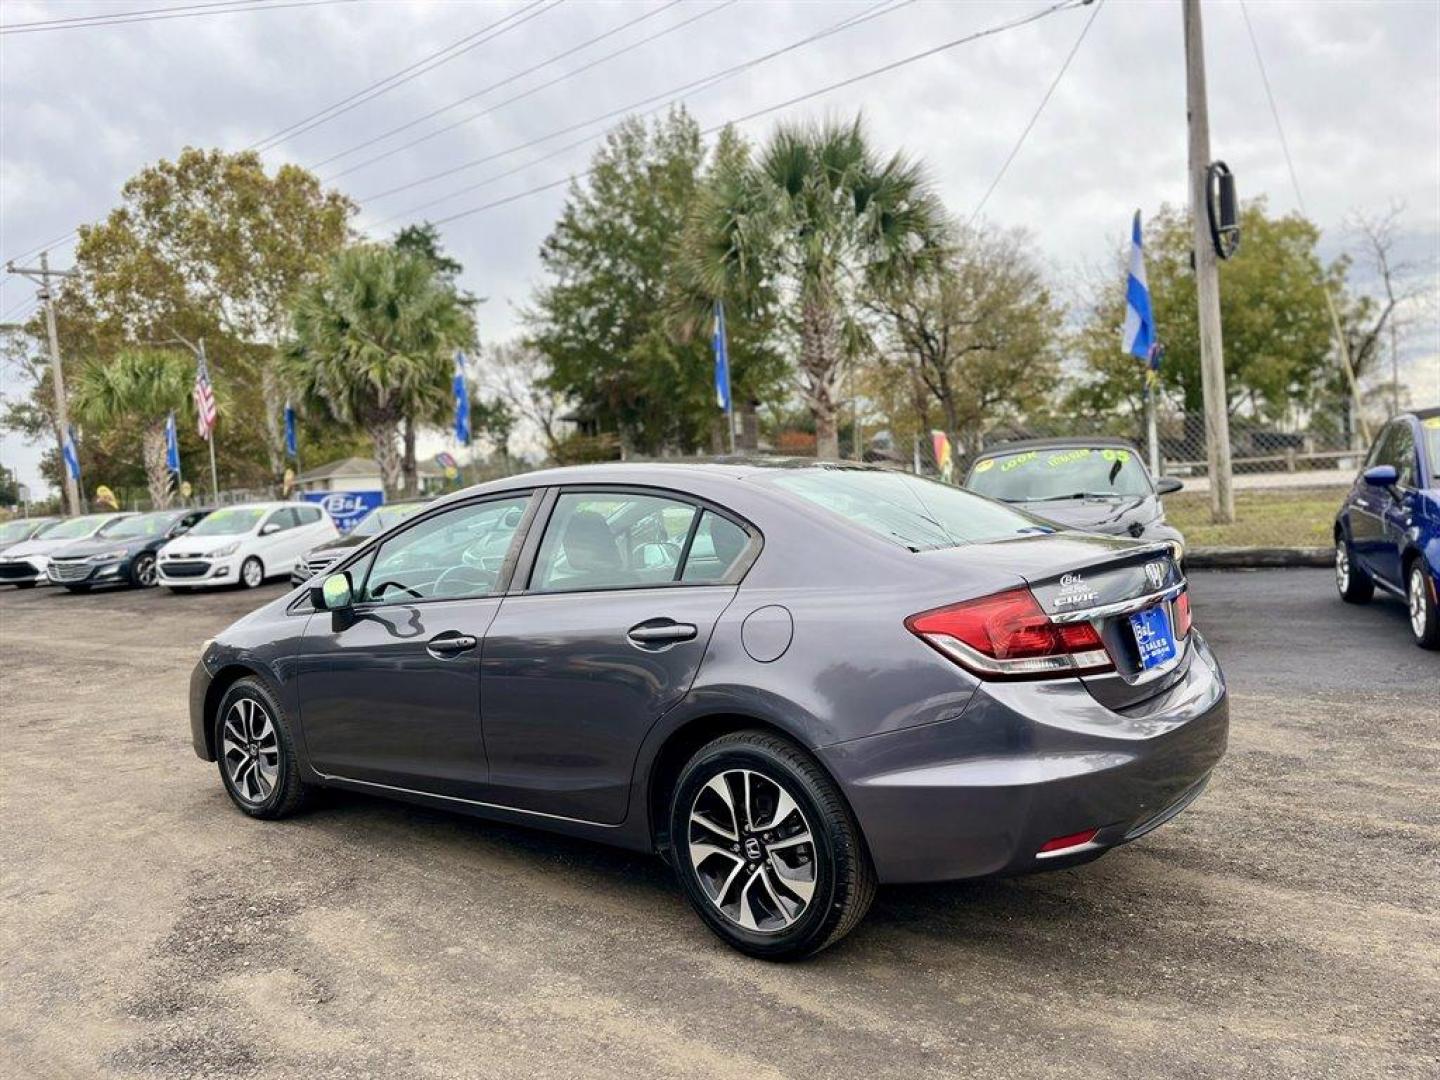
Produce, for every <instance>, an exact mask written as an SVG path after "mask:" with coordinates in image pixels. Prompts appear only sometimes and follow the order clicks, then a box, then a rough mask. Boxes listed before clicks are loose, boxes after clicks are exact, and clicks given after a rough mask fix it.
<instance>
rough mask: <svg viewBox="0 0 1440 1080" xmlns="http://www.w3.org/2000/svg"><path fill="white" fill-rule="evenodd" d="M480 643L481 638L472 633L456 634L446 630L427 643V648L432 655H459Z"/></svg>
mask: <svg viewBox="0 0 1440 1080" xmlns="http://www.w3.org/2000/svg"><path fill="white" fill-rule="evenodd" d="M479 643H480V641H479V639H478V638H476V637H474V636H472V635H470V634H456V633H454V632H446V633H444V634H436V635H435V636H434V637H433V638H431V639H430V640H429V641H427V642H426V643H425V650H426V651H427V652H428V653H430V655H431V656H438V657H447V656H459V655H460V654H461V653H462V652H468V651H470V650H471V649H473V648H475V646H476V645H478V644H479Z"/></svg>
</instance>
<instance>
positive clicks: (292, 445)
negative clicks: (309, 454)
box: [285, 401, 300, 458]
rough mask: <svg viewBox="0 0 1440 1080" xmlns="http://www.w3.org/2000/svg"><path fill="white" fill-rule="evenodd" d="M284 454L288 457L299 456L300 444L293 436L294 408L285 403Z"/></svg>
mask: <svg viewBox="0 0 1440 1080" xmlns="http://www.w3.org/2000/svg"><path fill="white" fill-rule="evenodd" d="M285 453H286V455H287V456H289V457H293V458H298V457H299V456H300V442H299V439H297V438H296V435H295V407H294V406H293V405H291V404H290V402H288V401H287V402H285Z"/></svg>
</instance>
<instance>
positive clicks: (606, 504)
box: [530, 492, 699, 592]
mask: <svg viewBox="0 0 1440 1080" xmlns="http://www.w3.org/2000/svg"><path fill="white" fill-rule="evenodd" d="M697 513H699V511H698V509H697V508H696V507H695V506H693V505H692V504H690V503H686V502H681V501H679V500H678V499H668V498H665V497H664V496H660V495H640V494H631V493H629V492H568V493H566V494H563V495H561V496H560V498H559V499H557V500H556V502H555V510H554V512H553V513H552V514H551V515H550V521H549V524H547V525H546V527H545V537H544V539H543V540H542V541H541V542H540V554H539V555H538V557H537V558H536V560H535V570H534V573H533V574H532V575H531V577H530V587H531V589H533V590H535V591H537V592H573V591H579V590H585V589H638V588H645V587H646V586H652V585H668V584H670V583H671V582H673V581H675V580H676V578H677V576H678V571H679V568H680V559H681V557H682V555H683V554H684V551H685V541H686V540H687V539H688V538H689V536H690V531H691V526H692V525H694V524H695V517H696V514H697Z"/></svg>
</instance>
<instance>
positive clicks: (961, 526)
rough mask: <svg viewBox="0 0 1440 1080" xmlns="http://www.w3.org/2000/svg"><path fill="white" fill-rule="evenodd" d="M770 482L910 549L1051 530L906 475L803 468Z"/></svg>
mask: <svg viewBox="0 0 1440 1080" xmlns="http://www.w3.org/2000/svg"><path fill="white" fill-rule="evenodd" d="M770 482H771V483H773V484H774V485H775V486H776V487H779V488H783V489H784V490H785V491H788V492H790V493H792V494H794V495H798V496H800V497H801V498H802V499H805V500H806V501H808V502H811V503H814V504H815V505H817V506H820V507H822V508H824V509H825V510H828V511H829V512H831V513H832V514H837V515H839V516H840V517H842V518H844V519H845V520H846V521H848V522H850V523H851V524H853V525H858V526H860V527H861V528H863V529H868V530H869V531H870V532H873V533H877V534H879V535H880V536H883V537H885V539H887V540H890V541H892V542H894V543H898V544H901V545H903V546H904V547H908V548H910V549H911V550H912V551H929V550H933V549H935V548H948V547H957V546H959V545H961V544H974V543H983V542H985V541H989V540H999V539H1002V538H1004V537H1007V536H1019V535H1022V534H1026V533H1047V532H1053V531H1054V528H1053V527H1051V526H1048V525H1046V524H1044V523H1043V522H1039V521H1036V520H1035V519H1034V518H1032V517H1029V516H1028V515H1025V514H1021V513H1017V512H1016V511H1013V510H1006V509H1005V508H1004V507H1000V506H996V505H995V504H994V503H991V502H986V501H985V500H984V499H978V498H976V497H975V496H974V495H972V494H970V493H969V492H968V491H964V490H962V489H960V488H957V487H952V486H950V485H949V484H942V483H940V482H938V481H935V480H927V479H925V478H923V477H918V476H911V475H909V474H908V473H899V472H884V471H881V470H878V469H843V468H837V469H804V470H797V471H795V472H792V473H785V472H781V473H777V474H776V475H775V476H773V477H771V478H770Z"/></svg>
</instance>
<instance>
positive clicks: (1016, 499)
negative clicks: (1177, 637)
mask: <svg viewBox="0 0 1440 1080" xmlns="http://www.w3.org/2000/svg"><path fill="white" fill-rule="evenodd" d="M965 486H966V487H967V488H969V489H970V490H971V491H978V492H979V493H980V494H981V495H988V496H989V497H990V498H992V499H999V500H1001V501H1002V502H1007V503H1013V504H1015V505H1017V506H1020V507H1022V508H1024V509H1026V510H1029V511H1030V512H1031V513H1035V514H1039V515H1040V516H1041V517H1044V518H1046V519H1048V520H1050V521H1055V522H1059V523H1060V524H1061V525H1064V526H1065V527H1066V528H1068V529H1081V530H1083V531H1085V532H1096V533H1105V534H1106V535H1109V536H1133V537H1135V538H1136V539H1138V540H1164V541H1167V542H1169V543H1170V544H1172V545H1174V547H1175V555H1176V558H1183V557H1184V553H1185V541H1184V538H1183V537H1182V536H1181V535H1180V531H1179V530H1178V529H1176V528H1175V527H1173V526H1171V525H1168V524H1166V522H1165V506H1164V504H1163V503H1162V502H1161V501H1160V499H1161V496H1162V495H1170V494H1173V493H1174V492H1176V491H1179V490H1180V489H1181V488H1182V487H1183V486H1184V485H1183V484H1182V483H1181V482H1180V481H1179V480H1177V479H1175V478H1174V477H1171V476H1162V477H1160V478H1159V479H1158V480H1155V479H1152V478H1151V476H1150V470H1149V469H1147V468H1146V467H1145V463H1144V462H1143V461H1141V460H1140V454H1139V452H1138V451H1137V450H1136V449H1135V447H1134V446H1133V445H1131V444H1130V443H1128V442H1126V441H1125V440H1124V439H1106V438H1074V439H1026V440H1023V441H1019V442H1011V443H1005V444H1004V445H1002V446H997V447H994V448H993V449H990V450H987V451H985V452H984V453H983V454H981V455H980V456H979V457H977V458H976V459H975V463H974V464H973V465H971V466H970V475H969V476H967V477H966V478H965Z"/></svg>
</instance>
